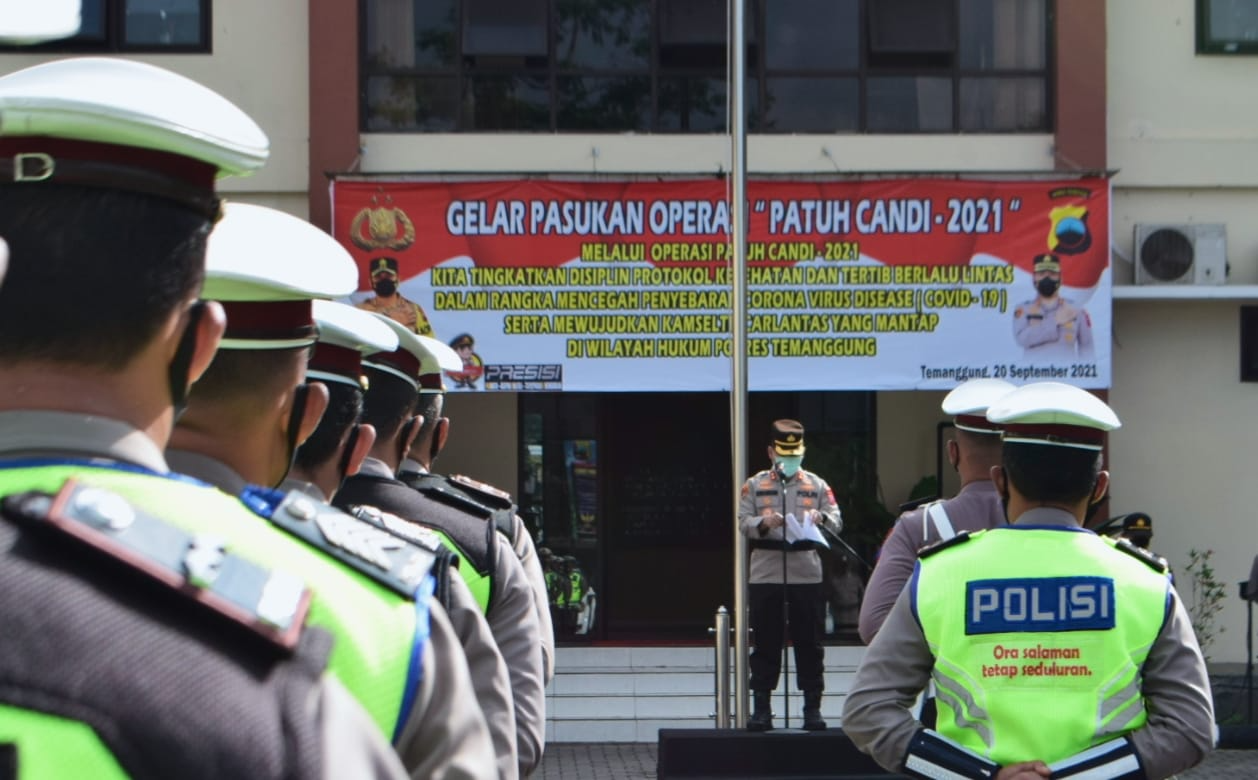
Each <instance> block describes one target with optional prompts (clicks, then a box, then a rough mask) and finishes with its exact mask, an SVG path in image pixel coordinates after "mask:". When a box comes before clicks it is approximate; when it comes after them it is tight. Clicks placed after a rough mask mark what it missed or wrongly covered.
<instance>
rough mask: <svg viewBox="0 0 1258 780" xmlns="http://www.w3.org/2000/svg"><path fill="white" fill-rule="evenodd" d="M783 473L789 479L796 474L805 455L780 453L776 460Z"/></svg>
mask: <svg viewBox="0 0 1258 780" xmlns="http://www.w3.org/2000/svg"><path fill="white" fill-rule="evenodd" d="M775 462H776V463H777V467H778V469H779V470H781V472H782V474H783V475H784V476H786V477H787V478H788V479H789V478H791V477H793V476H795V474H796V473H797V472H798V471H799V466H800V464H801V463H803V462H804V456H803V455H779V456H778V457H777V459H776V461H775Z"/></svg>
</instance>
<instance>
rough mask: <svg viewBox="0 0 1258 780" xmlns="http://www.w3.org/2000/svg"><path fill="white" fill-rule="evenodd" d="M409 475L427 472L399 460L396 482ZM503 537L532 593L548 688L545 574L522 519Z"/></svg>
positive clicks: (550, 643)
mask: <svg viewBox="0 0 1258 780" xmlns="http://www.w3.org/2000/svg"><path fill="white" fill-rule="evenodd" d="M412 472H413V473H416V474H423V473H426V472H427V469H425V468H424V467H423V465H421V464H420V462H419V461H417V460H413V459H411V458H403V459H402V465H401V466H399V467H398V478H399V479H401V480H402V481H403V482H406V481H407V480H406V476H405V475H406V474H408V473H412ZM506 536H507V538H508V539H510V541H511V547H512V549H514V550H515V556H516V557H517V558H519V559H520V565H521V566H523V567H524V574H525V576H526V577H528V581H529V585H530V586H531V587H532V589H533V607H534V609H535V610H536V611H537V620H538V623H539V624H540V626H541V634H542V655H543V657H544V661H543V663H544V668H543V677H542V683H543V684H544V685H550V681H551V678H552V677H554V676H555V627H554V624H553V622H552V620H551V617H550V595H549V592H548V590H547V588H546V574H545V572H543V571H542V563H541V561H540V560H539V559H538V557H537V547H536V546H535V545H534V544H533V535H532V534H530V533H529V530H528V528H526V527H525V525H524V518H522V517H520V516H519V515H518V514H513V515H512V518H511V533H508V534H506Z"/></svg>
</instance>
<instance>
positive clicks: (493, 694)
mask: <svg viewBox="0 0 1258 780" xmlns="http://www.w3.org/2000/svg"><path fill="white" fill-rule="evenodd" d="M283 487H284V488H285V489H288V490H301V491H302V492H304V493H306V494H308V495H311V496H313V497H316V498H318V500H319V501H321V502H324V503H326V502H327V499H326V497H324V495H323V492H322V491H321V490H319V489H318V488H317V487H315V486H314V485H311V484H310V483H306V482H302V483H299V482H296V481H293V480H289V481H286V482H285V483H284V485H283ZM374 511H375V512H379V521H380V523H381V525H383V526H384V527H385V528H387V529H389V530H390V531H392V532H394V533H396V534H397V535H398V536H402V537H404V538H415V535H416V534H429V535H433V534H432V532H431V531H429V530H427V529H425V528H422V527H420V526H418V525H416V524H415V523H412V522H409V521H407V520H403V519H402V518H400V517H398V516H397V515H392V514H389V513H385V512H380V510H378V509H376V510H374ZM437 544H440V541H437ZM424 545H425V546H428V542H427V541H425V542H424ZM448 587H449V592H448V594H447V598H446V599H445V603H444V606H445V608H446V614H447V615H448V616H449V618H450V625H451V626H453V627H454V632H455V635H456V636H457V637H458V639H459V644H460V645H462V648H463V654H464V655H465V656H466V657H467V667H468V670H469V671H470V672H471V673H472V688H473V689H474V690H475V691H476V701H477V702H479V704H480V708H481V712H482V713H483V714H484V715H485V722H486V724H487V725H488V726H489V736H490V738H491V739H492V740H493V743H494V754H495V755H496V756H497V759H498V776H499V777H501V778H503V780H507V778H516V777H519V774H520V769H519V763H518V761H519V759H518V756H517V754H516V746H515V731H516V729H515V709H514V704H513V702H512V698H511V677H510V674H509V672H508V671H507V663H506V661H505V660H503V657H502V653H500V652H498V644H497V643H496V642H495V641H494V636H493V633H492V632H491V631H490V629H489V623H488V622H487V621H486V620H485V615H484V614H483V613H482V612H481V610H480V605H478V604H477V603H476V597H475V596H473V595H472V592H471V591H470V590H468V587H467V585H466V584H464V582H463V579H462V578H461V577H459V576H457V575H455V574H453V573H451V575H450V577H449V583H448Z"/></svg>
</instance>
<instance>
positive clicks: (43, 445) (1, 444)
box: [0, 411, 474, 780]
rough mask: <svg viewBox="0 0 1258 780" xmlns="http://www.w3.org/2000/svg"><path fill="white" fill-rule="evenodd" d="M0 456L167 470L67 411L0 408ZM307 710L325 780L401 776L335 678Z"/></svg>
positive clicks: (122, 433) (110, 423) (121, 431)
mask: <svg viewBox="0 0 1258 780" xmlns="http://www.w3.org/2000/svg"><path fill="white" fill-rule="evenodd" d="M0 458H2V459H6V460H8V459H30V458H64V459H84V460H85V459H89V458H90V459H106V460H108V461H112V462H116V463H123V464H129V465H132V466H139V467H141V468H144V469H148V470H150V471H153V472H156V473H158V474H165V473H167V472H168V471H169V469H168V468H167V465H166V461H165V459H164V458H163V457H162V452H161V450H160V449H159V448H158V447H157V445H156V444H154V442H153V440H152V439H150V438H149V437H148V436H147V435H145V434H144V433H143V432H141V431H139V430H138V429H136V428H133V427H131V426H130V425H128V424H126V423H123V422H121V421H118V420H111V419H109V418H106V417H100V416H97V415H85V414H75V413H70V412H49V411H10V412H0ZM311 712H313V713H317V715H316V716H315V717H316V718H317V719H318V724H317V728H318V730H319V734H320V743H321V746H322V750H323V775H324V777H326V778H328V780H336V779H337V778H345V777H363V778H389V779H390V780H401V779H402V778H405V777H406V773H405V771H404V770H403V768H402V766H401V764H400V763H399V762H398V760H397V756H396V754H395V753H394V752H393V749H392V748H391V747H390V746H389V745H388V744H387V743H386V742H385V741H384V738H383V737H382V736H381V735H380V731H379V729H378V728H376V726H375V724H374V723H372V722H371V719H370V717H368V715H367V713H366V712H365V711H364V710H363V708H362V706H361V705H359V703H358V701H357V700H356V699H354V697H353V696H351V695H350V693H349V692H348V691H347V690H345V688H344V687H343V686H342V685H341V684H340V682H339V681H337V680H336V678H334V677H332V676H331V675H328V674H324V675H323V677H322V679H321V681H320V685H319V688H318V701H316V702H312V703H311ZM172 715H177V713H172ZM473 776H474V775H467V777H473Z"/></svg>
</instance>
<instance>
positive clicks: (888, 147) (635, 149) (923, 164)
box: [361, 133, 1053, 174]
mask: <svg viewBox="0 0 1258 780" xmlns="http://www.w3.org/2000/svg"><path fill="white" fill-rule="evenodd" d="M595 151H597V157H596V156H595ZM827 152H828V154H829V156H827ZM1052 164H1053V160H1052V138H1051V136H1046V135H1017V136H1014V135H991V136H987V135H966V136H925V137H923V136H913V135H902V136H861V135H780V136H755V137H751V138H749V139H748V141H747V169H748V172H749V173H753V174H755V173H770V174H781V173H802V174H834V173H839V172H849V173H850V172H853V171H916V172H920V171H959V170H967V171H1029V170H1051V169H1052ZM729 169H730V145H729V141H728V139H726V138H724V137H722V136H708V135H639V134H635V133H623V134H620V135H582V134H575V133H565V134H563V135H548V134H534V135H511V134H493V135H480V134H432V135H398V134H383V133H375V134H367V135H364V136H363V157H362V167H361V170H362V172H364V173H372V172H393V171H415V172H416V173H419V174H424V173H451V172H454V173H511V172H516V173H536V172H555V173H570V174H593V173H628V174H634V173H642V174H650V173H661V172H664V173H698V174H703V173H718V172H721V171H728V170H729Z"/></svg>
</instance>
